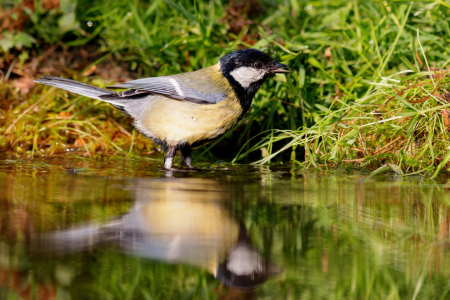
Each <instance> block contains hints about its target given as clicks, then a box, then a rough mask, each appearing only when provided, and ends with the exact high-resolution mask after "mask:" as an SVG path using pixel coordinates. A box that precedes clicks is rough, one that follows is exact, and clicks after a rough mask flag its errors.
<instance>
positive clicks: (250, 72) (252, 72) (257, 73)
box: [230, 67, 265, 88]
mask: <svg viewBox="0 0 450 300" xmlns="http://www.w3.org/2000/svg"><path fill="white" fill-rule="evenodd" d="M264 74H265V72H264V70H263V69H255V68H252V67H239V68H237V69H236V70H233V71H232V72H230V75H231V76H233V78H234V80H236V81H237V82H239V84H240V85H241V86H242V87H244V88H248V87H249V86H250V84H252V83H253V82H256V81H258V80H260V79H262V78H263V77H264Z"/></svg>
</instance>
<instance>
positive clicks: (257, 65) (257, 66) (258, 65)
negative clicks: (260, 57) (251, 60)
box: [255, 61, 262, 69]
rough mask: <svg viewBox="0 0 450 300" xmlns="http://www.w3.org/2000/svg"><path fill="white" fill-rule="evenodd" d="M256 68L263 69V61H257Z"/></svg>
mask: <svg viewBox="0 0 450 300" xmlns="http://www.w3.org/2000/svg"><path fill="white" fill-rule="evenodd" d="M255 68H257V69H261V68H262V63H260V62H259V61H257V62H255Z"/></svg>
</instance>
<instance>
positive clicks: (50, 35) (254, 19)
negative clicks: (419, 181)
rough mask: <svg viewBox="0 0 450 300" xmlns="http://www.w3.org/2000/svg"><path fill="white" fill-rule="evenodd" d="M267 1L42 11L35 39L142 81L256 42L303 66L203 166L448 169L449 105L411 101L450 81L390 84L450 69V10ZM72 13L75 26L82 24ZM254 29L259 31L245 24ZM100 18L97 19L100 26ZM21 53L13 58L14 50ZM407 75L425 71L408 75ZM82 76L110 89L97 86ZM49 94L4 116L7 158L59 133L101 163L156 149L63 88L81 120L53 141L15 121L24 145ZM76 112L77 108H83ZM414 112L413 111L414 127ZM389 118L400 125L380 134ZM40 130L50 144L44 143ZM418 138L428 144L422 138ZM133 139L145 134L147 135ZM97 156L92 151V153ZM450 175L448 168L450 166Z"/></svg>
mask: <svg viewBox="0 0 450 300" xmlns="http://www.w3.org/2000/svg"><path fill="white" fill-rule="evenodd" d="M62 3H65V2H62ZM255 3H257V4H255ZM255 3H252V4H251V5H250V6H247V7H246V6H243V7H238V6H234V7H233V8H229V3H228V2H226V1H210V2H202V1H196V2H194V3H192V2H190V1H177V2H175V1H170V0H159V1H151V2H145V1H133V2H121V3H112V2H110V1H104V0H99V1H94V2H92V1H85V0H79V1H76V2H73V4H72V5H65V6H64V8H61V9H55V10H54V11H45V10H43V9H37V10H36V11H35V12H34V17H33V18H30V21H29V22H28V25H27V27H25V30H24V31H25V32H27V33H29V34H30V36H32V37H34V38H35V39H36V43H35V44H33V47H34V49H35V50H37V51H38V52H40V53H42V52H43V51H44V49H45V48H46V47H48V45H51V44H53V43H57V44H58V45H61V46H62V47H69V49H70V47H73V46H76V45H78V46H79V45H81V46H85V45H95V47H96V49H98V50H99V51H100V52H101V53H103V56H102V57H101V58H100V59H98V60H97V61H95V62H94V63H93V65H95V64H98V65H101V63H102V59H104V58H106V57H110V58H114V59H115V60H120V61H124V62H127V63H129V66H130V68H131V69H132V70H135V72H136V76H137V77H144V76H161V75H169V74H175V73H179V72H186V71H191V70H196V69H199V68H203V67H206V66H209V65H212V64H214V63H216V62H217V60H218V58H219V57H221V56H222V55H224V54H225V53H228V52H230V51H233V50H236V49H238V48H240V47H250V46H251V47H254V48H258V49H262V50H264V51H267V52H268V53H270V54H271V55H272V56H273V57H274V58H275V59H276V60H277V61H280V62H283V63H286V64H288V65H290V66H291V67H292V73H291V74H289V75H288V76H286V77H284V76H280V77H277V78H275V79H272V80H269V81H268V82H267V83H265V84H264V86H263V88H262V89H261V90H260V91H259V92H258V94H257V96H256V98H255V100H254V103H253V105H252V110H251V112H250V113H249V115H248V116H247V118H246V119H245V121H243V122H241V124H240V125H239V126H238V127H237V128H235V129H234V130H233V131H232V132H230V133H228V134H226V135H225V136H224V137H222V138H221V140H219V141H216V142H214V143H212V144H210V145H208V146H206V147H204V148H202V149H199V150H197V152H196V153H194V156H195V157H199V156H201V155H203V157H204V158H206V159H209V160H211V159H216V158H217V157H227V155H228V157H229V156H230V154H231V155H236V154H238V155H237V156H236V158H235V161H237V160H240V161H249V162H254V161H257V162H258V163H267V162H271V161H272V162H273V161H274V159H276V160H281V161H285V162H286V161H287V160H291V161H293V162H302V161H303V160H306V164H303V163H300V164H301V165H302V166H311V165H312V166H315V167H317V168H322V169H324V168H329V167H333V166H336V165H342V164H345V163H347V162H346V161H351V160H354V159H359V161H357V162H358V163H360V162H361V161H362V160H361V159H363V158H364V161H363V162H364V163H365V164H364V165H363V166H366V167H369V168H371V167H376V166H377V165H379V164H381V163H382V162H385V161H387V162H393V163H396V164H399V165H402V168H403V169H404V171H409V172H411V171H429V172H434V171H435V170H436V166H438V165H439V164H440V163H441V162H443V161H444V162H445V158H446V153H447V151H446V144H445V141H446V140H447V139H448V134H447V132H446V131H445V130H443V126H442V118H439V109H436V108H437V107H438V106H442V105H443V103H442V101H439V100H436V99H434V98H433V97H432V98H430V99H429V100H427V101H424V102H422V103H418V104H410V105H408V103H407V101H406V102H405V101H402V100H400V99H399V98H402V97H403V98H402V99H403V100H405V99H406V98H405V97H412V98H411V99H410V98H408V99H409V100H410V101H414V99H418V98H423V97H424V96H426V95H427V92H430V93H433V94H434V95H435V96H437V95H438V94H440V93H443V92H446V91H447V90H446V89H447V86H446V82H447V78H442V82H441V85H440V88H439V89H438V90H436V91H434V88H433V87H434V84H435V83H436V82H435V83H433V82H431V83H427V85H425V86H423V87H417V88H413V89H408V91H406V94H403V95H397V96H398V97H396V96H394V93H395V90H393V89H392V87H391V86H392V85H395V86H396V88H397V89H398V90H402V89H405V88H406V80H408V82H409V84H410V85H414V84H415V83H416V82H418V81H424V80H426V78H425V73H424V71H426V70H428V66H429V67H430V68H433V67H436V68H440V69H442V68H446V67H447V65H448V63H449V62H450V55H449V52H448V49H449V46H450V45H449V42H450V25H449V21H448V18H449V16H450V6H449V5H448V4H447V3H446V2H445V1H434V2H432V1H418V2H412V3H411V2H405V1H390V2H382V1H364V2H360V1H341V0H339V1H338V0H336V1H281V0H279V1H261V2H255ZM38 4H39V1H38ZM74 4H75V5H74ZM37 7H40V6H39V5H37ZM231 12H234V13H236V14H235V15H234V14H232V13H231ZM73 14H75V15H76V19H75V23H70V22H69V21H72V19H71V17H70V16H72V15H73ZM247 20H250V21H251V22H247V23H246V22H245V21H247ZM237 21H243V23H242V22H241V24H244V26H242V27H237V28H236V27H233V25H235V24H236V23H237ZM88 22H92V26H91V27H89V26H88ZM69 25H70V26H69ZM417 29H419V32H417ZM56 41H58V42H56ZM252 44H253V45H252ZM26 50H27V49H26ZM15 51H16V50H14V49H11V50H9V52H11V54H14V53H16V52H15ZM27 51H31V50H27ZM30 53H31V52H30ZM29 56H31V54H30V55H29ZM25 61H26V60H25ZM405 70H411V71H412V72H408V73H406V72H405V73H401V72H402V71H405ZM80 73H81V72H80ZM72 76H74V77H75V79H78V80H83V81H88V82H90V83H95V84H97V85H99V86H102V85H104V84H103V83H101V82H100V81H98V80H97V79H96V80H95V81H92V80H91V79H84V78H82V77H81V76H79V75H76V74H72ZM435 81H438V79H436V80H435ZM0 88H1V89H5V88H8V87H6V86H5V85H4V86H3V87H0ZM422 88H423V89H425V90H423V89H422ZM47 91H48V88H46V87H37V88H36V89H34V90H33V91H32V92H31V93H30V94H29V95H28V97H27V98H26V99H25V98H24V97H23V96H20V95H17V94H14V97H17V98H18V99H19V100H17V101H15V102H14V100H12V101H13V103H14V108H15V110H9V111H5V110H3V112H2V113H4V116H5V117H4V118H2V119H0V128H1V129H0V137H1V139H0V145H1V146H2V148H3V149H10V150H11V151H12V152H13V153H15V154H19V155H23V156H27V157H30V156H32V155H35V154H36V153H37V149H36V148H35V147H34V145H36V142H35V141H41V140H45V139H48V141H52V140H54V139H55V140H56V137H58V138H62V139H61V141H59V142H58V143H59V144H64V145H66V146H71V145H72V146H77V147H78V148H81V147H80V145H79V143H78V144H77V145H74V141H76V140H77V138H78V137H79V136H80V135H81V136H82V138H83V139H84V140H85V144H89V143H91V146H87V148H89V149H90V152H89V153H91V155H92V154H93V153H94V152H95V151H98V150H100V149H102V150H104V149H112V150H114V151H117V153H124V154H128V153H133V154H136V155H140V154H142V153H143V152H144V153H147V152H150V151H151V150H150V149H151V148H152V147H151V145H149V144H148V143H146V142H145V141H143V139H142V141H141V142H140V143H141V144H142V145H141V146H140V147H141V149H139V150H135V149H134V148H133V147H131V144H132V143H131V142H128V143H127V142H126V141H125V140H124V141H123V142H118V141H117V143H116V142H115V137H116V136H117V134H115V133H117V132H118V130H117V128H115V126H114V124H113V123H112V122H109V123H108V122H107V121H108V120H110V119H111V118H103V117H99V116H98V115H96V114H95V113H96V112H97V110H98V109H101V110H103V111H104V112H105V115H108V116H113V117H114V119H116V118H118V122H119V124H120V125H121V126H122V127H123V128H125V129H126V130H127V131H128V132H129V133H130V135H131V133H132V129H131V127H130V126H129V125H128V122H129V120H128V119H126V118H120V117H118V114H117V113H116V112H112V108H108V107H107V106H105V105H103V106H102V105H100V104H98V103H96V105H95V106H92V105H90V104H89V103H91V104H92V103H93V102H92V101H91V100H89V101H91V102H86V101H87V100H86V99H82V98H81V97H78V98H73V97H74V96H72V95H71V96H68V95H67V93H65V92H62V91H59V92H58V93H59V94H57V95H60V96H64V97H68V99H69V100H70V101H74V103H76V104H74V105H75V108H78V105H79V106H80V108H79V109H82V110H81V111H80V110H78V111H75V114H76V116H75V117H73V118H72V119H71V120H72V121H73V122H67V124H65V125H64V126H63V125H60V127H58V128H56V129H54V130H53V132H49V131H48V129H44V127H41V124H42V123H41V120H42V118H41V119H37V118H35V116H34V115H30V114H28V115H27V117H23V118H21V119H20V120H19V121H17V122H16V123H15V127H14V128H15V129H16V128H19V130H20V128H21V129H23V130H24V131H25V132H26V134H24V136H23V137H21V138H20V139H19V140H18V141H17V142H16V143H15V144H14V145H12V144H13V143H14V141H15V140H16V139H17V136H14V137H11V135H10V133H7V134H5V129H6V128H8V127H9V126H10V124H12V123H13V122H14V120H15V118H16V114H19V115H20V113H22V112H23V111H24V110H25V109H26V108H28V107H29V106H30V104H32V103H34V102H35V101H37V100H38V99H39V97H40V96H41V95H43V93H46V92H47ZM60 96H55V97H54V99H53V100H51V101H49V102H48V104H46V106H43V107H40V109H41V110H43V111H42V116H43V118H44V119H45V116H46V115H47V116H48V115H49V114H51V113H56V114H58V113H59V112H60V111H61V108H60V107H61V103H62V102H63V101H65V100H63V99H62V98H61V97H60ZM392 96H394V97H395V98H394V99H393V100H391V101H390V102H389V104H388V105H387V106H385V105H384V103H385V101H386V100H387V99H388V98H390V97H392ZM25 101H27V102H25ZM78 103H80V104H78ZM100 107H101V108H100ZM0 108H1V107H0ZM66 108H69V109H70V110H71V112H72V111H73V109H74V108H73V107H70V106H66ZM374 110H380V111H381V115H380V116H379V118H374V117H373V115H370V114H369V113H370V112H373V111H374ZM424 111H425V112H424ZM13 112H14V113H13ZM80 112H83V114H80ZM400 114H402V115H400ZM404 114H410V115H409V116H408V117H403V116H404ZM89 117H93V118H94V119H95V120H97V121H98V124H103V126H104V127H103V130H102V131H103V132H105V131H108V132H111V134H110V135H111V136H112V137H111V138H105V137H103V136H102V135H100V134H98V133H95V129H91V128H90V125H86V124H84V125H83V124H82V123H83V122H85V121H86V120H87V119H89ZM389 118H397V119H394V121H391V122H384V123H376V124H371V123H374V122H378V121H379V120H380V119H383V120H386V119H389ZM47 119H48V118H47ZM46 122H51V121H46ZM77 122H78V123H77ZM80 124H81V125H80ZM76 126H82V127H81V129H79V131H78V132H76V133H75V132H74V131H72V132H70V131H69V130H68V129H67V128H75V127H76ZM346 126H347V127H349V126H350V127H351V129H349V128H345V127H346ZM37 128H39V130H37ZM35 129H36V130H35ZM41 130H42V131H41ZM36 131H39V134H38V135H36V134H33V133H35V132H36ZM31 132H32V133H31ZM370 132H376V133H377V134H375V135H372V134H371V133H370ZM412 132H418V133H421V136H420V137H416V136H414V134H415V133H414V134H413V133H412ZM134 136H135V138H139V136H140V135H139V134H136V135H134ZM398 136H403V138H402V139H401V140H399V143H402V142H403V144H401V145H400V144H399V145H397V144H395V145H396V147H395V148H393V149H388V151H386V152H383V153H382V154H378V152H377V151H378V150H380V149H382V147H383V146H385V145H388V143H390V142H392V141H393V140H395V139H396V138H397V137H398ZM128 139H129V137H128ZM371 139H372V140H371ZM404 139H407V141H406V142H404ZM11 141H12V142H11ZM112 142H114V143H115V145H116V146H117V147H116V146H115V145H113V144H112ZM415 143H416V144H417V145H419V146H417V147H416V148H417V149H409V148H411V147H413V144H415ZM20 144H22V145H24V147H22V149H24V152H20V149H19V148H17V145H20ZM38 144H39V143H38ZM292 146H293V147H292ZM408 147H409V148H408ZM41 148H45V149H47V148H49V150H45V149H44V151H48V153H50V154H51V153H55V151H53V150H55V149H57V148H54V147H53V146H52V145H50V144H48V143H47V144H42V147H41ZM83 148H86V147H85V146H83ZM240 148H241V150H240V152H239V153H238V150H239V149H240ZM220 149H222V150H220ZM224 149H225V150H224ZM302 149H305V152H306V154H304V153H303V151H302ZM352 149H356V150H352ZM39 150H40V149H39ZM80 151H83V150H80ZM283 151H285V153H286V154H283ZM84 152H85V153H87V149H86V150H84ZM281 154H283V155H281ZM261 155H263V157H262V159H261ZM280 155H281V156H280ZM379 155H384V157H378V156H379ZM303 156H304V157H303ZM243 159H244V160H243ZM444 165H445V164H442V165H441V167H442V168H441V169H445V166H444Z"/></svg>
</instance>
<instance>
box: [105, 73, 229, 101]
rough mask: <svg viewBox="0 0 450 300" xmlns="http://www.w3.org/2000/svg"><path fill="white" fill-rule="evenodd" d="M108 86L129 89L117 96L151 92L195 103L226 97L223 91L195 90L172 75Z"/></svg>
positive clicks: (220, 99)
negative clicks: (207, 91)
mask: <svg viewBox="0 0 450 300" xmlns="http://www.w3.org/2000/svg"><path fill="white" fill-rule="evenodd" d="M108 88H111V89H129V90H128V91H125V92H120V93H117V94H114V95H115V96H117V95H118V96H119V97H130V96H134V95H138V94H144V93H153V94H159V95H163V96H166V97H168V98H172V99H175V100H182V101H187V102H192V103H197V104H216V103H218V102H220V101H222V100H223V99H224V98H225V97H226V95H225V94H223V93H204V92H200V91H196V90H195V89H193V88H190V87H188V86H186V85H184V84H183V82H182V81H181V80H179V79H177V78H175V77H172V76H163V77H151V78H144V79H137V80H132V81H128V82H124V83H122V84H118V85H112V86H108ZM108 96H110V95H105V97H108Z"/></svg>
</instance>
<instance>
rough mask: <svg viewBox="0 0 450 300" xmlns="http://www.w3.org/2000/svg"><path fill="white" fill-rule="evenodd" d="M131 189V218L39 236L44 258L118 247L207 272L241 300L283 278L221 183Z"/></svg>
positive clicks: (159, 183)
mask: <svg viewBox="0 0 450 300" xmlns="http://www.w3.org/2000/svg"><path fill="white" fill-rule="evenodd" d="M132 185H133V186H134V197H135V199H136V201H135V203H134V205H133V207H132V208H131V209H130V211H129V212H128V213H126V214H124V215H122V216H120V217H118V218H116V219H114V220H111V221H109V222H106V223H103V224H82V225H75V227H72V228H70V229H66V230H58V231H53V232H50V233H47V234H44V235H41V236H40V237H38V238H37V239H36V241H37V242H38V244H37V245H38V246H39V248H40V249H41V250H44V251H45V252H46V253H55V252H60V253H68V252H77V251H83V250H87V249H91V248H92V247H94V246H95V245H99V244H103V245H104V244H108V243H114V244H118V245H120V248H121V249H122V250H123V251H125V252H126V253H129V254H133V255H136V256H140V257H145V258H151V259H156V260H160V261H164V262H168V263H171V264H175V263H176V264H189V265H194V266H198V267H200V268H203V269H206V270H208V271H209V272H210V273H211V274H213V275H214V276H215V277H216V278H217V279H218V280H220V281H221V282H223V283H224V284H225V285H226V286H228V287H230V289H229V290H228V291H229V293H228V294H230V295H229V296H231V297H233V298H237V299H239V298H242V296H244V295H245V298H249V297H250V298H251V297H252V294H253V293H252V292H251V290H252V289H253V288H254V287H256V286H258V285H260V284H261V283H263V282H265V281H266V280H268V279H269V278H270V277H271V276H273V275H275V274H277V273H279V268H278V267H277V266H275V265H274V264H271V263H269V262H268V261H267V260H266V259H264V257H263V256H262V255H261V253H259V252H258V251H257V250H256V249H255V248H254V247H253V246H252V243H251V241H250V238H249V236H248V234H247V232H246V228H245V226H244V225H243V224H242V223H240V222H239V221H237V220H236V219H235V218H234V217H233V216H232V215H231V213H230V211H229V210H227V209H226V206H227V204H229V201H230V196H229V194H228V192H227V191H226V190H225V189H224V188H223V186H222V185H220V184H219V183H218V182H216V181H213V180H206V179H196V178H185V179H159V180H137V181H134V182H133V184H132ZM231 294H232V295H231ZM238 294H240V296H239V295H238ZM222 296H224V297H225V298H223V299H226V298H228V297H226V295H222Z"/></svg>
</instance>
